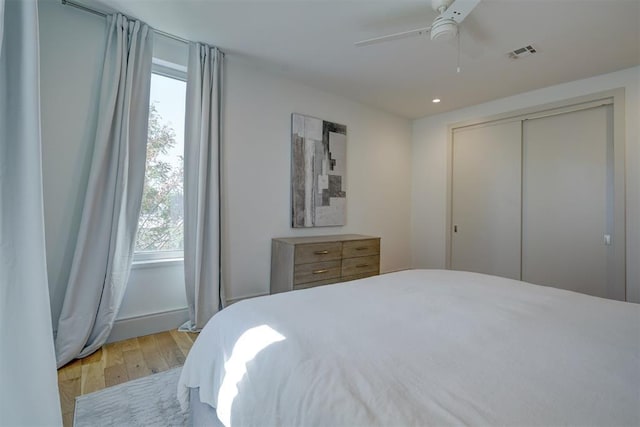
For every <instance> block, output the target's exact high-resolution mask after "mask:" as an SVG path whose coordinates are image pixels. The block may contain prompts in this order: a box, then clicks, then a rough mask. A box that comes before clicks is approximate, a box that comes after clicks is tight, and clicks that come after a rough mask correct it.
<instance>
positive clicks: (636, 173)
mask: <svg viewBox="0 0 640 427" xmlns="http://www.w3.org/2000/svg"><path fill="white" fill-rule="evenodd" d="M620 87H622V88H625V98H626V106H625V113H626V126H625V128H626V145H625V148H626V186H627V188H626V192H627V198H626V200H627V206H626V216H627V222H626V225H627V299H628V300H629V301H634V302H640V136H639V132H638V130H639V129H638V121H639V120H638V117H639V116H638V113H639V112H640V107H639V104H638V102H639V100H640V67H634V68H630V69H627V70H622V71H618V72H615V73H610V74H605V75H601V76H596V77H592V78H588V79H583V80H577V81H574V82H570V83H565V84H561V85H557V86H552V87H548V88H544V89H540V90H536V91H532V92H527V93H523V94H520V95H516V96H512V97H508V98H503V99H499V100H496V101H492V102H487V103H484V104H480V105H476V106H473V107H468V108H464V109H461V110H456V111H453V112H449V113H444V114H440V115H435V116H430V117H426V118H423V119H419V120H415V121H414V122H413V124H412V161H413V164H412V191H411V200H412V208H411V235H412V241H411V253H412V262H411V265H412V267H414V268H444V266H445V256H446V254H445V239H446V234H445V233H446V209H447V207H446V203H447V171H448V169H447V167H448V165H447V151H446V150H447V138H448V135H447V128H448V126H449V125H450V124H453V123H456V122H460V121H466V120H473V119H478V118H485V117H488V116H492V115H496V114H501V113H506V112H509V111H514V110H519V109H523V108H528V107H533V106H537V105H543V104H548V103H552V102H556V101H562V100H565V99H570V98H574V97H578V96H582V95H587V94H590V93H596V92H601V91H604V90H609V89H615V88H620Z"/></svg>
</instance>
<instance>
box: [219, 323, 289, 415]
mask: <svg viewBox="0 0 640 427" xmlns="http://www.w3.org/2000/svg"><path fill="white" fill-rule="evenodd" d="M285 339H286V338H285V337H284V336H283V335H281V334H280V333H278V332H277V331H275V330H274V329H273V328H271V327H269V326H267V325H262V326H257V327H255V328H251V329H249V330H247V331H246V332H245V333H243V334H242V336H240V338H239V339H238V341H237V342H236V344H235V345H234V346H233V351H232V352H231V357H230V358H229V360H228V361H227V362H226V363H225V364H224V368H225V375H224V379H223V380H222V385H221V386H220V392H219V393H218V405H217V406H216V408H217V412H218V418H219V419H220V421H221V422H222V424H224V425H225V426H228V425H230V424H231V405H233V400H234V399H235V397H236V396H237V395H238V383H239V382H240V380H242V377H243V376H244V374H246V372H247V363H248V362H250V361H251V360H253V358H254V357H256V355H257V354H258V353H260V352H261V351H262V350H264V349H265V348H267V347H268V346H270V345H271V344H273V343H276V342H279V341H284V340H285Z"/></svg>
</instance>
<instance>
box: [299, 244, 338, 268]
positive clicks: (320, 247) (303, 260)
mask: <svg viewBox="0 0 640 427" xmlns="http://www.w3.org/2000/svg"><path fill="white" fill-rule="evenodd" d="M341 257H342V244H341V243H340V242H330V243H314V244H306V245H296V249H295V257H294V258H295V263H296V264H307V263H310V262H321V261H329V260H332V259H340V258H341Z"/></svg>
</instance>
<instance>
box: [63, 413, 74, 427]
mask: <svg viewBox="0 0 640 427" xmlns="http://www.w3.org/2000/svg"><path fill="white" fill-rule="evenodd" d="M62 426H63V427H73V412H63V413H62Z"/></svg>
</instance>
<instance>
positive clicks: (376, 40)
mask: <svg viewBox="0 0 640 427" xmlns="http://www.w3.org/2000/svg"><path fill="white" fill-rule="evenodd" d="M430 30H431V27H425V28H417V29H415V30H410V31H403V32H401V33H395V34H389V35H386V36H382V37H374V38H372V39H367V40H362V41H359V42H357V43H356V44H355V45H356V46H358V47H362V46H369V45H371V44H376V43H382V42H388V41H391V40H399V39H406V38H408V37H417V36H426V35H427V34H429V31H430Z"/></svg>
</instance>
